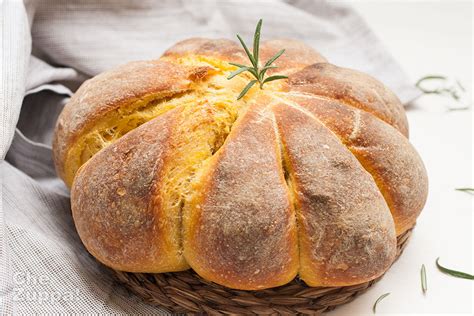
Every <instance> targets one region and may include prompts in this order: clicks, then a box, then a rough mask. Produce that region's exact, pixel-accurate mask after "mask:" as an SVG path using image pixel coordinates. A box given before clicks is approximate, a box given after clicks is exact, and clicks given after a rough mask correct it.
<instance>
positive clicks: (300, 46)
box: [260, 39, 327, 75]
mask: <svg viewBox="0 0 474 316" xmlns="http://www.w3.org/2000/svg"><path fill="white" fill-rule="evenodd" d="M283 48H284V49H285V53H284V54H283V55H281V56H280V57H279V58H278V59H277V60H276V61H275V62H274V63H273V64H272V65H274V66H277V67H278V68H277V69H270V70H269V71H268V74H272V73H275V74H276V73H278V74H285V75H289V74H291V73H294V72H296V71H298V70H300V69H301V68H303V67H306V66H309V65H312V64H317V63H325V62H327V60H326V58H324V57H323V56H321V55H320V54H319V53H318V52H316V51H315V50H314V49H312V48H311V47H310V46H308V45H306V44H305V43H304V42H301V41H298V40H293V39H274V40H270V41H264V42H262V45H261V46H260V60H261V64H262V65H264V63H265V62H266V61H267V60H268V59H270V58H272V57H273V56H274V55H275V54H276V53H278V52H279V51H280V50H281V49H283Z"/></svg>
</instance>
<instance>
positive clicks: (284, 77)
mask: <svg viewBox="0 0 474 316" xmlns="http://www.w3.org/2000/svg"><path fill="white" fill-rule="evenodd" d="M286 78H288V77H287V76H283V75H275V76H271V77H268V78H266V79H265V80H263V82H262V84H264V83H267V82H270V81H274V80H278V79H286Z"/></svg>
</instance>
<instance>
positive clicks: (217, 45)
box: [163, 37, 248, 63]
mask: <svg viewBox="0 0 474 316" xmlns="http://www.w3.org/2000/svg"><path fill="white" fill-rule="evenodd" d="M189 55H201V56H210V57H216V58H219V59H221V60H224V61H228V62H235V63H247V62H248V58H247V57H246V55H245V52H244V51H243V50H242V48H241V47H240V46H239V45H237V43H236V42H234V41H231V40H228V39H224V38H220V39H209V38H199V37H197V38H190V39H186V40H184V41H181V42H178V43H176V44H175V45H173V46H172V47H171V48H170V49H168V50H167V51H166V52H165V53H164V54H163V57H174V58H176V57H183V56H189Z"/></svg>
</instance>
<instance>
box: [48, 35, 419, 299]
mask: <svg viewBox="0 0 474 316" xmlns="http://www.w3.org/2000/svg"><path fill="white" fill-rule="evenodd" d="M282 48H286V52H285V53H284V54H283V55H282V56H281V57H280V59H278V60H277V61H276V62H275V63H274V64H275V65H276V66H278V69H276V70H275V69H272V70H274V71H275V72H277V73H278V74H284V75H287V76H288V77H289V78H288V79H287V80H276V81H272V82H268V83H266V84H265V86H264V87H263V89H260V88H259V87H258V85H255V86H253V87H252V88H251V89H250V90H249V91H248V93H247V94H246V95H245V96H244V97H243V98H242V99H240V100H237V96H238V95H239V93H240V91H241V90H242V89H243V87H244V86H245V85H246V84H247V83H248V82H249V81H250V80H251V79H252V78H250V75H249V74H245V73H244V74H241V75H239V76H237V77H235V78H233V79H232V80H227V76H228V75H229V73H230V72H232V71H234V70H235V69H237V68H236V67H235V66H232V65H230V64H229V62H237V63H246V56H245V53H244V51H243V49H241V48H240V47H239V46H238V45H237V44H236V43H235V42H233V41H230V40H223V39H221V40H209V39H202V38H194V39H189V40H185V41H182V42H180V43H178V44H176V45H175V46H174V47H172V48H171V49H169V50H168V51H167V52H166V53H165V54H164V55H163V56H162V57H161V58H160V59H157V60H151V61H139V62H132V63H128V64H126V65H124V66H121V67H118V68H116V69H114V70H111V71H108V72H105V73H102V74H100V75H98V76H96V77H94V78H92V79H90V80H88V81H86V82H85V83H84V84H83V85H82V86H81V87H80V88H79V89H78V90H77V92H76V93H75V95H74V96H73V97H72V98H71V100H70V101H69V102H68V104H67V105H66V107H65V108H64V110H63V112H62V113H61V115H60V117H59V119H58V122H57V126H56V131H55V139H54V161H55V164H56V168H57V171H58V174H59V175H60V176H61V178H62V179H63V180H64V181H65V182H66V184H67V185H68V186H70V187H71V204H72V213H73V217H74V222H75V225H76V228H77V231H78V233H79V236H80V238H81V240H82V241H83V243H84V245H85V246H86V248H87V250H88V251H89V252H90V253H91V254H92V255H93V256H94V257H95V258H97V259H98V260H99V261H100V262H102V263H103V264H105V265H107V266H109V267H111V268H113V269H116V270H121V271H129V272H151V273H160V272H173V271H182V270H186V269H189V268H192V269H194V270H195V271H196V272H197V273H198V274H199V275H200V276H201V277H203V278H204V279H207V280H210V281H213V282H216V283H219V284H221V285H224V286H227V287H230V288H235V289H244V290H256V289H264V288H270V287H276V286H280V285H283V284H286V283H288V282H290V281H291V280H292V279H293V278H295V277H296V276H299V278H301V279H302V280H303V281H304V282H306V284H308V285H309V286H345V285H352V284H358V283H363V282H366V281H369V280H372V279H374V278H377V277H378V276H380V275H381V274H383V273H384V272H385V271H386V269H388V267H389V266H390V265H391V263H392V262H393V260H394V258H395V253H396V245H397V243H396V237H397V235H400V234H402V233H403V232H405V231H406V230H407V229H409V228H411V227H412V226H413V225H414V223H415V221H416V218H417V216H418V215H419V213H420V211H421V209H422V208H423V206H424V203H425V200H426V196H427V189H428V188H427V176H426V171H425V168H424V166H423V163H422V161H421V159H420V157H419V155H418V154H417V152H416V151H415V149H414V148H413V147H412V145H411V144H410V143H409V141H408V125H407V119H406V116H405V112H404V110H403V108H402V105H401V104H400V101H399V99H398V98H397V97H396V96H395V95H394V94H393V93H392V92H391V91H390V90H388V89H387V88H386V87H385V86H384V85H383V84H381V83H380V82H379V81H377V80H376V79H374V78H372V77H370V76H368V75H366V74H364V73H361V72H358V71H355V70H350V69H345V68H340V67H337V66H334V65H332V64H330V63H328V62H327V60H326V59H325V58H324V57H322V56H321V55H320V54H318V53H317V52H316V51H314V50H313V49H311V48H310V47H308V46H306V45H305V44H303V43H301V42H298V41H293V40H272V41H266V42H263V43H262V44H261V45H260V58H261V60H266V59H268V58H270V57H271V56H272V55H274V54H275V53H276V52H277V51H279V50H280V49H282ZM272 70H269V71H268V73H269V74H271V73H272Z"/></svg>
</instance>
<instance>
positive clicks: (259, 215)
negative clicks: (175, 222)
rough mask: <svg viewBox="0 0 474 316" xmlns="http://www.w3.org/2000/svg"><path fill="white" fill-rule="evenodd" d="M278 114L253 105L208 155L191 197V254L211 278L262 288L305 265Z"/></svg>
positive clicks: (187, 246)
mask: <svg viewBox="0 0 474 316" xmlns="http://www.w3.org/2000/svg"><path fill="white" fill-rule="evenodd" d="M279 155H280V153H279V148H278V143H277V139H276V135H275V129H274V126H273V121H272V114H271V112H269V111H266V110H265V109H264V108H263V106H262V105H257V106H252V108H251V109H249V110H248V111H247V112H246V113H245V115H244V116H243V117H241V118H240V119H239V121H238V122H236V124H235V125H234V128H233V130H232V133H231V134H230V135H229V137H228V138H227V140H226V143H225V145H224V146H223V147H221V149H220V150H219V152H218V153H217V154H216V155H215V156H213V158H212V159H211V160H210V161H208V162H207V163H206V165H205V167H204V168H203V170H202V171H201V175H200V177H199V178H198V179H197V180H196V183H195V186H194V193H193V195H192V197H191V198H190V199H189V200H188V201H187V202H186V206H185V216H184V218H183V223H184V255H185V257H186V260H187V262H188V263H189V265H190V266H191V267H192V268H193V269H194V270H195V271H197V272H198V273H199V274H200V275H201V276H203V277H204V278H206V279H208V280H211V281H214V282H217V283H219V284H223V285H225V286H228V287H232V288H237V289H244V290H257V289H264V288H268V287H275V286H279V285H283V284H286V283H288V282H289V281H290V280H292V279H293V278H294V277H295V276H296V273H297V271H298V250H297V241H296V226H295V215H294V210H293V209H292V206H291V203H290V197H289V193H288V190H287V188H286V186H285V179H284V175H283V169H282V166H281V159H280V156H279Z"/></svg>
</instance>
